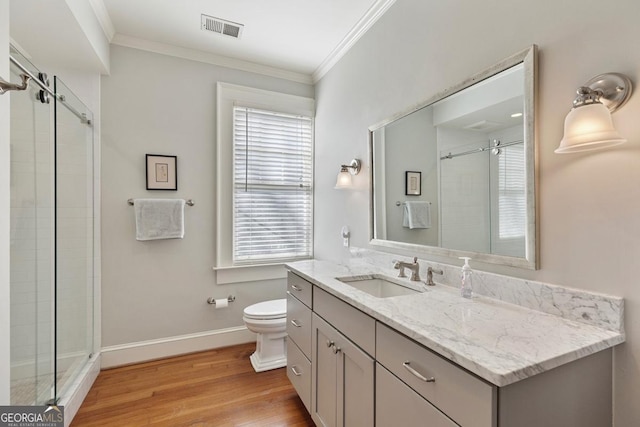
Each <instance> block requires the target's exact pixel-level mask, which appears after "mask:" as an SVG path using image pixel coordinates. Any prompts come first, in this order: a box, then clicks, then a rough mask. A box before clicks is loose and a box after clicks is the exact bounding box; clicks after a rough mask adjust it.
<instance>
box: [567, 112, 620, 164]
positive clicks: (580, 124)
mask: <svg viewBox="0 0 640 427" xmlns="http://www.w3.org/2000/svg"><path fill="white" fill-rule="evenodd" d="M626 141H627V140H626V139H624V138H623V137H622V136H620V134H619V133H618V131H616V129H615V128H614V127H613V121H612V120H611V113H610V112H609V109H608V108H607V107H605V106H604V105H603V104H601V103H599V102H598V103H593V104H588V105H582V106H579V107H575V108H573V109H572V110H571V111H570V112H569V114H567V117H566V119H565V120H564V137H563V138H562V141H560V146H559V147H558V148H557V149H556V150H555V152H556V153H577V152H579V151H588V150H596V149H599V148H606V147H611V146H613V145H618V144H622V143H623V142H626Z"/></svg>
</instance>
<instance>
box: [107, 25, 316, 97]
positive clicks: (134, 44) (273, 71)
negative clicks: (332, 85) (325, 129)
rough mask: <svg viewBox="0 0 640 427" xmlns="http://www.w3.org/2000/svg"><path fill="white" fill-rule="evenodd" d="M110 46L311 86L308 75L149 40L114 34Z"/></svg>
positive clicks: (311, 81)
mask: <svg viewBox="0 0 640 427" xmlns="http://www.w3.org/2000/svg"><path fill="white" fill-rule="evenodd" d="M111 43H112V44H115V45H118V46H124V47H130V48H133V49H140V50H146V51H148V52H154V53H159V54H162V55H168V56H174V57H177V58H183V59H189V60H192V61H197V62H204V63H206V64H213V65H218V66H220V67H226V68H233V69H236V70H241V71H248V72H250V73H256V74H262V75H265V76H270V77H276V78H279V79H284V80H290V81H293V82H297V83H304V84H308V85H312V84H313V80H312V79H311V76H310V75H308V74H302V73H297V72H294V71H288V70H283V69H281V68H276V67H270V66H268V65H262V64H256V63H255V62H249V61H243V60H241V59H235V58H230V57H228V56H222V55H216V54H213V53H209V52H204V51H201V50H196V49H188V48H185V47H180V46H173V45H169V44H165V43H160V42H154V41H151V40H146V39H141V38H137V37H131V36H125V35H123V34H118V33H116V35H115V37H114V38H113V40H112V41H111Z"/></svg>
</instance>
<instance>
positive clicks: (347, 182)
mask: <svg viewBox="0 0 640 427" xmlns="http://www.w3.org/2000/svg"><path fill="white" fill-rule="evenodd" d="M351 186H352V180H351V173H349V171H348V170H345V169H344V168H343V169H342V170H341V171H340V173H338V178H337V179H336V186H335V187H333V188H335V189H336V190H344V189H347V188H351Z"/></svg>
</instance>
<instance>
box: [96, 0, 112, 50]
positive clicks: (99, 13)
mask: <svg viewBox="0 0 640 427" xmlns="http://www.w3.org/2000/svg"><path fill="white" fill-rule="evenodd" d="M89 4H90V5H91V8H92V9H93V13H95V15H96V18H98V22H99V23H100V26H101V27H102V31H103V32H104V35H105V36H106V37H107V41H108V42H109V43H111V40H113V37H114V36H115V35H116V29H115V27H114V26H113V22H111V17H110V16H109V11H108V10H107V7H106V6H105V5H104V1H103V0H89Z"/></svg>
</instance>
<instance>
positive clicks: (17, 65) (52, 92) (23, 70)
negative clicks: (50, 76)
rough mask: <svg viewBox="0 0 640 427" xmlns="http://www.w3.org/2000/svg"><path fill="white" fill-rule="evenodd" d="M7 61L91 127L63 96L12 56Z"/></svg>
mask: <svg viewBox="0 0 640 427" xmlns="http://www.w3.org/2000/svg"><path fill="white" fill-rule="evenodd" d="M9 59H10V60H11V62H12V63H13V64H14V65H15V66H16V67H18V68H19V69H20V71H22V72H23V73H25V74H26V75H27V76H28V77H30V78H31V81H32V82H35V83H37V84H38V86H40V87H41V88H42V90H44V91H45V92H47V93H48V94H49V95H51V96H53V97H54V98H55V99H57V100H58V101H60V102H61V103H62V104H63V105H64V106H65V107H67V108H68V109H69V111H71V112H72V113H73V114H74V115H76V116H77V117H78V118H79V119H80V121H81V122H82V123H85V124H86V125H88V126H91V127H93V123H92V122H91V120H89V118H87V115H86V114H85V113H81V112H79V111H78V110H76V109H75V108H73V107H72V106H71V105H69V104H68V103H67V102H66V99H65V97H64V95H59V94H57V93H55V92H54V91H52V90H51V89H50V88H49V86H47V85H46V84H44V83H43V82H42V81H41V80H40V79H39V78H37V77H36V76H34V75H33V73H32V72H31V71H29V70H28V69H27V67H25V66H24V65H22V64H21V63H20V62H18V60H17V59H15V58H14V57H13V56H11V55H9Z"/></svg>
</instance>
